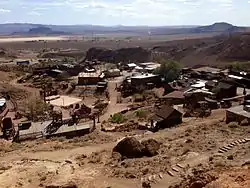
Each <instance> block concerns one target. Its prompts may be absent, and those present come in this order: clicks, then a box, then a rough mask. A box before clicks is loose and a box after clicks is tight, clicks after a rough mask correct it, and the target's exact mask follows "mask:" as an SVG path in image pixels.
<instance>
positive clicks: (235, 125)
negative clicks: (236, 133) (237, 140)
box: [228, 122, 239, 129]
mask: <svg viewBox="0 0 250 188" xmlns="http://www.w3.org/2000/svg"><path fill="white" fill-rule="evenodd" d="M228 127H229V128H231V129H235V128H238V127H239V125H238V123H237V122H231V123H229V124H228Z"/></svg>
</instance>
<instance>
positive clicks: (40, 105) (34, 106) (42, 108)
mask: <svg viewBox="0 0 250 188" xmlns="http://www.w3.org/2000/svg"><path fill="white" fill-rule="evenodd" d="M26 108H27V109H25V112H26V113H27V118H28V119H29V120H32V121H37V120H39V119H40V118H43V117H46V115H47V114H46V112H47V111H48V110H49V105H48V104H47V103H45V102H44V101H42V100H40V99H31V100H29V101H28V102H27V105H26Z"/></svg>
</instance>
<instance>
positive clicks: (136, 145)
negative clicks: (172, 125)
mask: <svg viewBox="0 0 250 188" xmlns="http://www.w3.org/2000/svg"><path fill="white" fill-rule="evenodd" d="M160 145H161V144H160V143H159V142H157V141H156V140H154V139H148V140H145V141H142V142H139V141H138V140H137V139H136V138H135V137H126V138H124V139H123V140H121V141H120V142H119V143H118V144H117V145H116V146H115V147H114V149H113V152H117V153H120V154H121V156H122V158H123V159H124V158H140V157H144V156H147V157H152V156H155V155H157V154H158V150H159V149H160Z"/></svg>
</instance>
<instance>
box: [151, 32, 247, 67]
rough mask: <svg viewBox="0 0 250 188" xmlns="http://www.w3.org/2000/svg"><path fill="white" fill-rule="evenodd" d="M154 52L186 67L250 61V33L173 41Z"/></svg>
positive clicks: (155, 49)
mask: <svg viewBox="0 0 250 188" xmlns="http://www.w3.org/2000/svg"><path fill="white" fill-rule="evenodd" d="M152 51H153V53H154V54H161V55H164V56H166V57H168V58H170V59H174V60H177V61H181V62H183V63H184V64H186V65H195V64H211V63H215V64H216V63H217V62H230V61H250V33H243V34H242V33H241V34H234V35H223V36H222V35H221V36H217V37H213V38H207V39H193V40H181V41H171V42H168V43H164V44H163V43H162V44H160V45H158V46H155V47H153V48H152Z"/></svg>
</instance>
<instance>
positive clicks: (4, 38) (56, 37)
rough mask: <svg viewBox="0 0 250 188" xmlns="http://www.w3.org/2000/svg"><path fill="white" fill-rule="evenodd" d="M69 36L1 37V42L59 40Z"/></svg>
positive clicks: (66, 38)
mask: <svg viewBox="0 0 250 188" xmlns="http://www.w3.org/2000/svg"><path fill="white" fill-rule="evenodd" d="M68 39H69V37H65V36H53V37H1V38H0V43H7V42H27V41H39V40H43V41H57V40H68Z"/></svg>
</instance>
